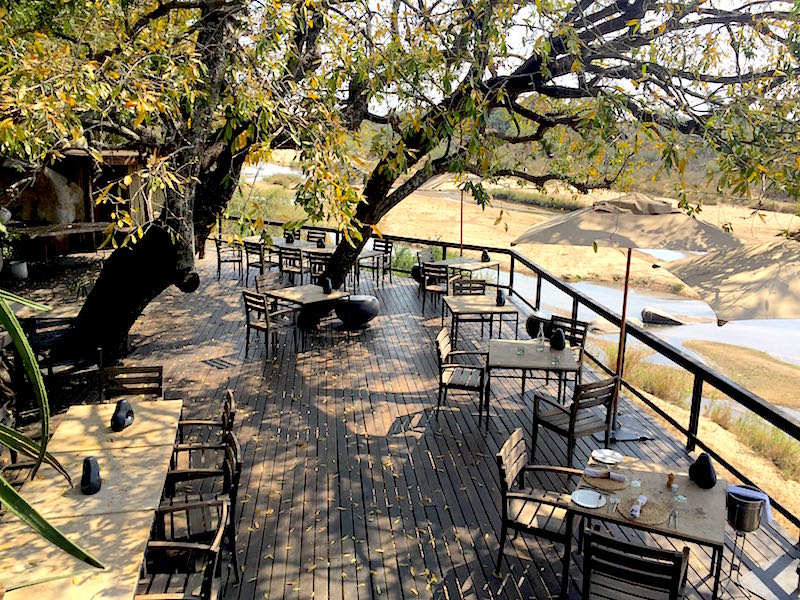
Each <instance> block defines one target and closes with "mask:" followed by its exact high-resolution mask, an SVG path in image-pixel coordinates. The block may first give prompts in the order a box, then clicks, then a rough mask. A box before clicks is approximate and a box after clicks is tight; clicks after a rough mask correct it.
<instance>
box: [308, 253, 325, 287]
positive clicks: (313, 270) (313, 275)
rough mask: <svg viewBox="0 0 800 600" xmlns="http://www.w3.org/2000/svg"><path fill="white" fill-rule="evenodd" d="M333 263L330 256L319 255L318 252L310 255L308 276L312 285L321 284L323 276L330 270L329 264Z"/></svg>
mask: <svg viewBox="0 0 800 600" xmlns="http://www.w3.org/2000/svg"><path fill="white" fill-rule="evenodd" d="M330 262H331V255H330V254H317V253H316V252H309V253H308V276H309V279H310V280H311V283H319V282H320V280H321V279H322V274H323V273H325V271H326V269H327V268H328V263H330Z"/></svg>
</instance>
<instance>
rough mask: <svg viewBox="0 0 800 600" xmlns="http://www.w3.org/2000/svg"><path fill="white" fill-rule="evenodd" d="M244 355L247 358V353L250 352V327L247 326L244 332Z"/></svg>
mask: <svg viewBox="0 0 800 600" xmlns="http://www.w3.org/2000/svg"><path fill="white" fill-rule="evenodd" d="M244 340H245V341H244V357H245V358H247V355H248V354H250V328H249V327H248V328H247V332H246V333H245V334H244Z"/></svg>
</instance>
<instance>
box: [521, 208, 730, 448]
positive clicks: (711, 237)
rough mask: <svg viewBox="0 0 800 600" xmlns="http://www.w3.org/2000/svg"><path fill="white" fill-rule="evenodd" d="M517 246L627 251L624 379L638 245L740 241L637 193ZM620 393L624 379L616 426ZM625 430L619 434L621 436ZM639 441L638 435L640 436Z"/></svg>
mask: <svg viewBox="0 0 800 600" xmlns="http://www.w3.org/2000/svg"><path fill="white" fill-rule="evenodd" d="M516 244H562V245H565V246H594V247H595V248H596V247H598V246H616V247H618V248H625V249H627V260H626V266H625V287H624V289H623V294H622V313H621V318H620V336H619V346H618V350H617V365H616V370H615V372H616V375H617V376H618V378H620V379H621V377H622V366H623V362H622V358H623V354H624V350H625V328H626V316H627V315H626V313H627V309H628V283H629V281H630V271H631V250H632V249H633V248H642V249H659V250H676V251H683V252H709V251H713V250H720V249H729V248H736V247H738V246H739V242H738V241H737V240H736V238H734V237H733V236H732V235H731V234H729V233H727V232H725V231H723V230H722V229H719V228H718V227H714V226H713V225H710V224H708V223H704V222H703V221H699V220H697V219H695V218H693V217H690V216H689V215H687V214H686V213H684V212H682V211H680V210H679V209H678V208H676V207H675V206H673V205H672V204H671V203H669V202H665V201H662V200H654V199H653V198H650V197H648V196H645V195H644V194H638V193H632V194H627V195H625V196H621V197H619V198H616V199H614V200H608V201H603V202H596V203H595V204H594V205H592V206H590V207H588V208H584V209H581V210H577V211H574V212H570V213H566V214H564V215H562V216H559V217H556V218H554V219H551V220H549V221H545V222H544V223H539V224H538V225H534V226H533V227H531V228H530V229H528V231H526V232H525V233H523V234H522V235H521V236H519V237H518V238H517V239H516V240H514V241H513V242H512V243H511V245H512V246H513V245H516ZM618 397H619V380H618V382H617V387H616V390H615V392H614V424H615V426H616V406H617V400H618ZM620 433H621V432H619V431H617V432H616V434H615V436H614V437H615V439H616V440H622V439H623V436H622V435H620ZM634 439H639V436H636V437H635V438H634Z"/></svg>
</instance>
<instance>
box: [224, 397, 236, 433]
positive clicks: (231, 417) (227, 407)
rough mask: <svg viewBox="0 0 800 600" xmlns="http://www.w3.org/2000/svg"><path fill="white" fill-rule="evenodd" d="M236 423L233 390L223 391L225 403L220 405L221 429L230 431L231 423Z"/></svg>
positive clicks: (231, 428)
mask: <svg viewBox="0 0 800 600" xmlns="http://www.w3.org/2000/svg"><path fill="white" fill-rule="evenodd" d="M235 421H236V400H235V399H234V397H233V390H232V389H230V388H228V389H227V390H225V401H224V402H223V403H222V429H223V431H232V430H233V423H234V422H235Z"/></svg>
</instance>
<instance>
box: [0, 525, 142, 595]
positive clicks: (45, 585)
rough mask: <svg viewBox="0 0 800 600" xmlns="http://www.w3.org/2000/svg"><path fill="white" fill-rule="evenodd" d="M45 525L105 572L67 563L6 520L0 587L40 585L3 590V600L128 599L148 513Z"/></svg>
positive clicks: (1, 545) (40, 540) (133, 586)
mask: <svg viewBox="0 0 800 600" xmlns="http://www.w3.org/2000/svg"><path fill="white" fill-rule="evenodd" d="M50 522H51V523H52V524H53V525H54V526H55V527H57V528H58V529H59V530H60V531H61V532H62V533H63V534H64V535H66V536H67V538H69V539H70V540H72V541H74V542H77V543H79V544H80V545H81V546H82V547H83V548H85V549H86V550H87V551H88V552H89V553H91V554H92V555H93V556H94V557H95V558H97V559H98V560H99V561H100V562H101V563H103V566H105V569H104V570H100V569H96V568H94V567H91V566H89V565H87V564H86V563H83V562H81V561H79V560H78V559H76V558H73V557H71V556H70V555H68V554H66V553H65V552H62V551H61V550H59V549H58V548H56V547H55V546H53V545H52V544H50V543H49V542H47V541H45V540H44V539H43V538H42V537H40V536H39V535H37V534H36V533H34V532H33V530H31V529H30V528H29V527H28V526H27V525H25V524H23V523H22V522H21V521H19V520H18V519H17V518H16V517H13V516H12V515H6V517H5V518H4V519H3V523H2V526H1V527H2V541H1V542H0V585H5V586H6V587H11V586H14V585H19V584H21V583H26V584H30V583H33V582H36V581H40V582H41V583H38V584H35V585H31V586H26V587H23V588H20V589H17V590H13V589H12V590H9V591H7V592H6V595H5V600H30V599H33V598H58V599H59V600H72V599H74V600H86V599H87V598H102V599H103V600H131V598H133V596H134V593H135V592H136V583H137V581H138V579H139V567H140V565H141V563H142V557H143V556H144V550H145V546H146V545H147V540H148V538H149V537H150V529H151V527H152V524H153V511H151V510H147V511H144V510H142V511H135V512H127V513H113V514H106V515H94V516H90V517H86V516H81V517H60V518H52V519H50Z"/></svg>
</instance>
